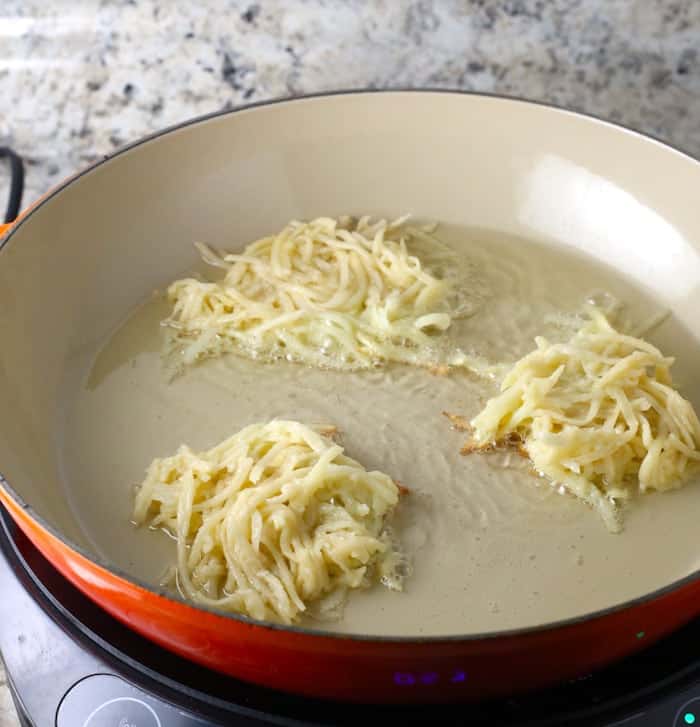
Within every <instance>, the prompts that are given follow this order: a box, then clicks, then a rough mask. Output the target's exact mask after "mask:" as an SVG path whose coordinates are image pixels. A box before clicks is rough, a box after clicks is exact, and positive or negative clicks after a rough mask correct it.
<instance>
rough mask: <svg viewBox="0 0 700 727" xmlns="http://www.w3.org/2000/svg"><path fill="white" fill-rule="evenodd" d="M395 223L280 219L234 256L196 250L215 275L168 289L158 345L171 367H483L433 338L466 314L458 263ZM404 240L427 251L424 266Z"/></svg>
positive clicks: (419, 232)
mask: <svg viewBox="0 0 700 727" xmlns="http://www.w3.org/2000/svg"><path fill="white" fill-rule="evenodd" d="M405 223H406V218H401V219H399V220H396V221H394V222H387V221H386V220H379V221H378V222H371V221H370V218H369V217H363V218H361V219H359V220H358V221H357V223H356V224H352V223H351V222H350V219H349V218H341V219H339V220H335V219H331V218H327V217H319V218H317V219H315V220H312V221H311V222H308V223H303V222H290V223H289V224H288V225H287V226H286V227H285V228H284V229H283V230H282V231H281V232H280V233H279V234H277V235H275V236H272V237H266V238H263V239H261V240H258V241H257V242H253V243H252V244H250V245H248V247H246V248H245V250H244V251H243V252H242V253H241V254H219V253H217V252H215V251H213V250H211V249H210V248H208V247H206V246H204V245H198V249H199V250H200V253H201V255H202V258H203V260H204V261H205V262H207V263H208V264H210V265H214V266H217V267H219V268H222V269H223V270H225V276H224V278H223V279H222V280H220V281H218V282H202V281H200V280H196V279H194V278H187V279H183V280H178V281H176V282H174V283H173V284H172V285H171V286H170V287H169V289H168V297H169V300H170V301H171V302H172V304H173V311H172V314H171V316H170V317H169V318H168V319H167V320H165V321H164V325H165V326H166V327H167V328H168V329H169V330H170V346H169V352H170V353H171V354H172V352H173V351H177V352H178V354H179V357H180V361H179V364H180V365H190V364H192V363H194V362H195V361H197V360H199V359H203V358H207V357H211V356H216V355H220V354H222V353H225V352H228V351H235V352H237V353H240V354H243V355H246V356H249V357H252V358H261V359H265V360H276V359H286V360H289V361H296V362H301V363H306V364H311V365H314V366H320V367H325V368H337V369H365V368H369V367H373V366H378V365H381V364H383V363H385V362H387V361H400V362H405V363H412V364H416V365H424V366H432V365H437V364H448V365H458V366H467V367H469V368H473V369H475V370H478V371H479V373H486V374H488V371H482V369H484V367H485V364H484V363H483V362H482V361H481V360H480V359H478V358H476V357H470V356H468V355H466V354H465V353H463V352H461V351H459V350H457V349H452V350H449V346H447V344H446V343H445V342H444V341H443V340H441V337H440V334H441V333H442V332H443V331H445V330H446V329H448V328H449V327H450V325H451V323H452V320H453V318H455V317H459V316H463V315H465V313H467V312H468V303H467V301H466V298H465V297H464V295H463V294H462V293H461V292H460V289H459V286H458V285H456V284H455V280H454V279H455V276H456V270H457V267H458V260H457V259H456V257H455V255H454V253H452V252H451V251H450V250H449V249H448V248H447V247H446V246H444V245H443V244H442V243H440V242H439V241H438V240H436V239H435V238H434V237H433V236H432V235H430V234H429V233H428V232H426V231H425V230H424V229H421V228H417V227H410V228H409V227H407V226H406V224H405ZM409 247H411V248H414V247H415V248H425V249H426V250H428V251H429V256H430V258H431V262H432V264H433V272H430V271H429V270H428V269H427V268H426V267H425V265H424V264H423V263H422V262H421V260H420V259H419V257H418V256H417V255H416V254H412V253H411V252H409ZM438 270H440V271H441V273H440V274H439V275H438V274H437V272H436V271H438Z"/></svg>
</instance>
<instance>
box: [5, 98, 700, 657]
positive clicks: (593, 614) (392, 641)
mask: <svg viewBox="0 0 700 727" xmlns="http://www.w3.org/2000/svg"><path fill="white" fill-rule="evenodd" d="M395 94H396V95H400V94H411V95H413V94H415V95H420V94H425V95H436V96H438V95H445V96H448V95H449V96H464V97H469V98H476V99H490V100H496V101H504V102H508V103H515V104H522V105H526V106H535V107H541V108H544V109H546V110H549V111H553V112H555V113H556V114H561V116H562V117H569V116H571V117H573V118H578V119H583V120H585V121H588V122H592V123H593V124H594V125H601V126H607V127H609V128H610V129H612V130H613V131H615V132H617V133H623V134H625V135H630V136H632V137H636V138H637V139H639V140H640V141H642V142H646V143H648V142H651V143H652V144H655V145H658V146H660V147H662V148H664V149H666V150H667V151H671V152H673V153H675V154H678V155H679V156H681V157H683V158H684V159H685V160H687V161H689V162H691V163H693V164H695V165H700V160H698V159H696V158H695V157H694V156H692V155H691V154H690V153H688V152H686V151H684V150H683V149H681V148H679V147H678V146H676V145H674V144H670V143H668V142H666V141H664V140H662V139H660V138H658V137H656V136H654V135H653V134H648V133H643V132H640V131H638V130H636V129H633V128H632V127H629V126H626V125H624V124H621V123H618V122H615V121H610V120H608V119H605V118H602V117H600V116H597V115H595V114H591V113H588V112H583V111H578V110H573V109H570V108H567V107H566V106H563V105H558V104H554V103H549V102H544V101H538V100H533V99H528V98H525V97H521V96H516V95H508V94H499V93H483V92H476V91H469V90H461V89H450V88H439V87H400V86H398V87H390V88H381V89H379V88H376V89H375V88H355V89H352V88H351V89H338V90H331V91H324V92H319V93H310V94H304V95H300V96H293V97H282V98H275V99H268V100H264V101H256V102H253V103H249V104H244V105H241V106H236V107H235V108H232V109H223V110H219V111H213V112H210V113H207V114H202V115H199V116H194V117H191V118H188V119H185V120H184V121H181V122H178V123H175V124H171V125H169V126H166V127H165V128H163V129H159V130H158V131H155V132H153V133H151V134H148V135H146V136H143V137H141V138H139V139H137V140H135V141H133V142H130V143H129V144H126V145H124V146H122V147H119V148H118V149H116V150H114V151H113V152H112V153H110V154H105V155H103V156H102V157H101V158H100V159H98V160H96V161H95V162H93V163H92V164H89V165H88V166H86V167H85V168H83V169H81V170H79V171H78V172H76V173H75V174H73V175H70V176H68V177H67V178H66V179H64V180H63V181H62V182H60V183H59V184H58V185H57V186H56V187H54V188H52V189H51V190H50V191H49V192H48V193H46V194H45V195H43V196H42V197H41V198H40V199H39V200H38V201H37V202H36V203H35V204H33V205H32V206H31V207H30V208H29V209H28V210H27V211H26V213H25V214H23V215H21V217H20V218H18V219H17V220H16V221H15V222H14V223H12V224H11V227H10V228H9V230H8V231H7V232H6V233H5V235H4V236H3V237H2V238H0V254H2V252H4V250H5V248H6V246H7V245H8V243H9V242H10V240H11V239H12V238H13V237H14V235H15V233H16V232H17V230H18V229H20V228H21V227H22V226H23V225H24V224H26V222H27V221H28V220H29V219H30V218H31V217H32V216H33V215H34V214H36V212H37V211H38V210H39V209H41V207H43V206H44V204H46V203H47V202H48V201H49V200H51V199H53V198H54V197H56V196H57V195H59V194H60V193H61V192H62V191H63V190H64V189H65V188H67V187H69V186H70V185H71V184H73V183H74V182H76V181H77V180H78V179H80V178H81V177H83V176H85V175H87V174H89V173H90V172H92V171H93V170H94V169H96V168H98V167H100V166H102V165H104V164H106V163H109V162H110V161H112V160H113V159H115V158H116V157H119V156H121V155H122V154H125V153H126V152H128V151H131V150H132V149H135V148H136V147H139V146H141V145H143V144H146V143H148V142H151V141H155V140H156V139H158V138H160V137H161V136H165V135H166V134H170V133H172V132H175V131H178V130H180V129H184V128H187V127H189V126H194V125H196V124H200V123H206V122H208V121H210V120H213V119H218V118H221V117H224V116H228V115H232V114H236V113H240V112H243V111H252V110H255V109H260V108H265V107H267V106H278V105H282V104H298V103H304V102H307V101H313V100H316V99H325V98H334V97H336V96H360V95H366V96H373V95H385V96H389V95H395ZM0 487H2V489H3V490H4V491H5V492H6V493H7V495H8V497H10V498H11V499H12V500H13V502H14V504H15V505H16V506H17V507H18V508H19V509H21V510H22V511H24V512H26V513H27V515H28V516H29V517H30V518H31V519H32V521H34V522H35V523H37V524H38V525H39V526H40V527H41V528H42V529H43V530H44V531H45V532H48V533H49V534H50V535H51V536H52V537H53V538H55V539H56V540H58V541H59V542H60V543H61V544H62V545H63V546H65V547H66V548H68V549H69V550H71V551H73V552H74V553H77V554H78V555H80V556H81V557H83V558H85V559H86V560H87V561H88V562H89V563H92V564H94V565H96V566H97V567H99V568H101V569H103V570H105V571H107V573H109V574H110V575H111V576H113V577H116V578H118V579H120V580H122V581H125V582H126V583H127V584H129V585H132V586H137V587H138V588H141V589H143V590H145V591H147V592H148V593H150V594H153V595H154V596H157V597H159V598H163V599H165V600H166V601H170V602H172V603H174V604H177V605H178V606H185V607H187V608H189V609H192V610H194V611H203V612H205V613H209V614H211V615H213V616H216V617H219V618H223V619H227V620H232V621H234V622H238V623H240V624H242V625H246V626H255V627H257V628H260V629H267V630H269V631H281V632H284V633H292V634H295V635H297V636H303V637H306V638H308V637H314V638H317V639H330V640H336V641H353V642H359V643H365V642H366V643H374V644H380V643H381V644H387V645H397V646H400V645H404V646H408V645H411V646H417V645H421V644H423V645H435V644H441V643H442V644H454V643H467V642H468V643H473V642H478V641H490V640H494V639H504V638H519V637H523V638H525V637H529V636H536V635H537V634H542V633H545V632H553V631H556V630H561V629H566V628H569V627H574V626H578V625H580V624H582V623H587V622H594V621H597V620H601V619H603V618H606V617H608V616H611V615H613V614H616V613H622V612H623V611H629V610H632V609H634V608H637V607H640V606H643V605H645V604H647V603H651V602H653V601H656V600H658V599H660V598H662V597H664V596H666V595H669V594H671V593H673V592H675V591H679V590H681V589H682V588H685V587H687V586H690V585H691V584H693V583H695V582H698V581H700V567H699V568H698V569H696V570H695V571H693V572H692V573H690V574H688V575H687V576H684V577H683V578H680V579H677V580H675V581H672V582H671V583H669V584H667V585H665V586H662V587H661V588H657V589H655V590H653V591H650V592H647V593H644V594H642V595H641V596H638V597H636V598H633V599H629V600H627V601H623V602H621V603H617V604H614V605H612V606H609V607H607V608H603V609H598V610H596V611H590V612H587V613H584V614H580V615H578V616H574V617H570V618H566V619H559V620H557V621H551V622H548V623H545V624H538V625H535V626H526V627H522V628H514V629H506V630H499V631H487V632H480V633H470V634H463V635H459V634H449V635H444V636H383V635H372V634H355V633H342V632H338V631H332V630H326V629H316V628H309V627H305V626H296V625H290V626H287V625H284V624H278V623H274V622H271V621H260V620H257V619H253V618H250V617H248V616H244V615H242V614H236V613H227V612H224V611H220V610H217V609H215V608H212V607H209V606H205V605H202V604H195V603H193V602H191V601H188V600H186V599H185V598H183V597H182V596H180V595H179V594H175V593H170V592H165V591H162V590H157V589H156V588H154V586H153V585H152V584H149V583H147V582H146V581H145V580H143V579H141V578H136V577H135V576H132V575H130V574H128V573H127V572H126V571H124V570H122V569H121V568H118V567H117V566H115V565H114V564H112V563H109V562H107V561H105V560H104V559H103V558H101V557H96V556H95V555H94V554H90V553H88V552H87V551H86V550H85V549H84V548H82V547H81V546H79V545H77V544H76V543H74V542H72V541H71V540H70V539H69V538H67V537H65V536H64V534H63V533H62V532H60V531H59V530H58V529H57V528H55V527H54V526H53V525H52V524H51V523H49V522H48V521H47V520H46V519H44V518H43V517H42V516H41V515H39V514H38V513H37V512H36V511H35V510H34V509H33V508H32V507H31V506H30V505H29V503H27V502H26V501H25V500H24V499H23V498H22V497H21V496H20V495H19V493H18V492H17V491H16V490H15V489H14V488H13V487H12V485H11V484H10V483H9V481H8V480H7V479H6V478H5V477H4V476H3V474H2V473H1V472H0ZM10 515H12V514H11V513H10ZM13 519H14V518H13ZM52 565H53V564H52Z"/></svg>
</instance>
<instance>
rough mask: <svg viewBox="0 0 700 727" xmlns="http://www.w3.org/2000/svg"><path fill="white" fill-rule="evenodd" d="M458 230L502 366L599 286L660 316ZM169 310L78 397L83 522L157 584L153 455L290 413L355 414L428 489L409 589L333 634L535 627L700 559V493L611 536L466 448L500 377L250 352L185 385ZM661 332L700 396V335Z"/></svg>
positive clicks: (587, 265) (106, 352)
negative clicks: (697, 372) (141, 502)
mask: <svg viewBox="0 0 700 727" xmlns="http://www.w3.org/2000/svg"><path fill="white" fill-rule="evenodd" d="M440 237H441V238H442V239H443V240H445V241H446V242H449V243H450V244H452V245H454V246H455V247H456V248H457V249H459V250H460V251H463V253H464V255H465V256H468V257H469V258H470V259H471V261H472V263H473V274H474V275H475V276H476V277H475V278H474V280H473V281H472V282H473V283H474V288H473V289H474V301H475V303H476V306H477V312H476V313H475V314H474V315H473V316H472V317H471V318H469V319H467V320H464V321H461V322H459V323H458V324H457V325H456V326H455V328H454V331H453V333H454V335H456V337H457V338H458V339H459V343H460V344H461V345H463V346H464V347H465V348H467V349H471V348H475V349H477V350H478V352H479V353H482V354H484V355H485V356H487V357H488V358H489V359H491V360H502V361H512V360H514V359H516V358H518V357H520V356H521V355H523V354H524V353H525V352H527V351H528V350H530V349H531V348H532V346H533V343H532V339H533V337H534V336H535V335H537V334H542V333H546V334H554V333H555V331H554V330H553V329H552V328H551V326H547V325H546V324H545V323H544V320H545V318H546V317H547V315H548V314H552V313H556V312H560V311H571V310H575V309H576V308H577V307H579V306H580V304H581V302H582V300H584V298H585V297H586V296H587V295H588V294H590V292H591V291H592V290H601V289H603V290H607V291H609V292H610V293H611V294H613V295H614V296H616V297H617V298H619V299H620V300H623V301H624V302H625V303H626V304H627V313H628V314H629V315H630V316H631V317H632V318H634V319H635V320H638V321H642V320H644V319H646V318H648V317H651V316H652V315H654V314H655V313H658V311H659V307H658V306H657V305H655V304H654V302H653V301H652V300H651V299H650V298H648V297H646V296H645V295H643V294H642V293H640V291H639V290H638V289H636V288H634V287H632V286H631V285H630V284H629V283H628V282H627V281H625V280H624V279H623V278H622V277H621V276H619V275H617V274H615V273H614V272H613V271H611V270H609V269H607V268H604V267H601V266H600V265H598V264H596V263H594V262H593V261H591V260H589V259H584V258H581V257H578V256H574V255H572V254H569V253H563V252H562V251H560V250H555V249H553V248H551V247H545V246H543V245H538V244H534V243H532V242H529V241H524V240H521V239H504V238H503V236H502V235H496V234H494V233H486V232H483V231H477V230H463V229H462V230H460V229H457V228H447V229H445V228H441V229H440ZM167 310H168V308H167V305H166V304H165V303H164V302H163V300H162V298H154V299H153V300H151V301H149V302H147V303H145V304H144V305H142V306H141V307H139V308H138V309H137V310H136V311H135V312H134V313H133V315H132V316H131V317H130V318H129V319H128V320H127V322H126V323H125V324H124V325H123V326H122V327H121V328H120V329H119V330H118V331H117V332H116V333H115V334H114V335H113V336H112V338H111V339H110V340H109V341H108V342H107V343H106V345H105V346H104V348H103V349H102V350H101V351H100V352H99V354H98V355H97V357H96V359H95V363H94V366H93V368H92V370H91V371H90V373H89V375H88V376H87V378H86V379H85V378H84V384H83V385H82V386H81V387H80V388H79V391H77V392H75V393H74V395H73V401H74V404H73V406H72V409H71V412H70V415H69V418H68V428H67V434H66V447H65V462H64V465H65V466H64V472H65V474H66V481H67V482H70V483H71V484H70V489H69V488H68V487H66V490H67V493H68V497H69V499H70V501H71V503H72V506H73V509H74V510H75V512H76V516H77V517H78V519H79V521H80V522H81V523H82V527H83V529H84V530H85V534H86V536H87V538H88V539H89V540H90V542H92V543H93V545H94V548H95V551H96V552H97V553H99V554H100V555H101V556H102V557H105V558H107V559H108V560H110V561H112V562H114V563H115V564H116V565H118V566H119V567H121V568H122V569H124V570H126V571H128V572H130V573H133V574H134V575H137V576H139V577H142V578H145V579H147V580H148V581H150V582H152V583H154V584H156V583H157V582H158V580H159V579H160V577H161V575H162V574H163V572H164V570H165V569H166V567H167V565H169V564H170V563H172V562H173V560H174V557H175V547H174V543H173V541H172V540H171V539H169V538H168V537H167V536H165V535H163V534H161V533H155V532H152V531H149V530H147V529H136V528H134V527H133V526H132V525H131V523H130V516H131V507H132V495H133V487H134V485H136V484H137V483H139V482H140V481H141V480H142V478H143V475H144V471H145V469H146V467H147V466H148V464H149V463H150V461H151V460H152V458H153V457H156V456H165V455H169V454H171V453H173V452H174V451H175V449H176V448H177V447H178V445H180V444H181V443H183V442H186V443H188V444H189V445H190V446H192V447H194V448H209V447H210V446H212V445H213V444H214V443H216V442H219V441H220V440H222V439H224V438H226V437H228V436H230V435H231V434H232V433H234V432H236V431H237V430H238V429H240V428H241V427H243V426H245V425H246V424H249V423H251V422H253V421H260V420H267V419H271V418H273V417H284V418H293V419H299V420H301V421H303V422H305V423H308V424H311V425H314V424H319V425H323V424H330V423H332V424H335V425H337V426H338V427H339V429H340V430H341V433H342V441H343V444H344V445H345V447H346V449H347V451H348V453H349V454H350V455H351V456H352V457H354V458H356V459H358V460H360V461H361V462H362V463H363V464H365V465H366V466H367V467H369V468H378V469H381V470H383V471H386V472H388V473H389V474H391V475H392V476H393V477H395V478H396V479H398V480H401V481H402V482H403V483H405V484H406V485H408V486H409V487H410V488H411V494H410V495H409V496H408V497H406V498H404V500H403V502H402V504H401V506H400V509H399V512H398V514H397V519H396V528H397V530H398V531H399V532H400V533H401V538H402V541H403V544H404V547H405V549H406V550H407V551H408V553H409V555H410V556H411V558H412V561H413V574H412V576H411V578H410V579H409V580H408V581H407V583H406V586H405V591H404V593H394V592H390V591H387V590H386V589H383V588H381V587H375V588H373V589H371V590H369V591H365V592H362V593H355V594H353V595H352V597H351V599H350V602H349V604H348V606H347V608H346V611H345V616H344V618H343V620H342V621H340V622H334V623H331V624H321V626H322V627H323V628H331V629H333V630H338V631H347V632H357V633H372V634H383V635H389V634H393V635H441V634H442V635H445V634H455V633H459V634H468V633H471V632H484V631H498V630H501V629H509V628H518V627H525V626H532V625H537V624H541V623H546V622H550V621H554V620H558V619H562V618H568V617H572V616H575V615H577V614H582V613H585V612H589V611H591V610H595V609H599V608H605V607H608V606H610V605H613V604H614V603H618V602H622V601H624V600H626V599H629V598H631V597H635V596H639V595H642V594H644V593H646V592H647V591H649V590H652V589H655V588H658V587H660V586H663V585H665V584H667V583H670V582H671V581H673V580H675V579H677V578H679V577H682V576H684V575H686V574H688V573H689V572H691V571H693V570H694V569H696V568H697V567H699V566H700V562H699V559H698V551H697V549H696V548H694V547H693V543H694V540H695V539H696V533H697V518H696V515H695V513H697V511H698V506H700V486H697V485H691V486H689V487H687V488H684V489H683V490H680V491H678V492H673V493H670V494H665V495H649V496H645V497H643V498H639V499H638V500H637V501H636V502H635V503H634V504H633V505H632V506H631V507H630V508H629V509H628V511H627V513H626V518H625V530H624V532H623V533H622V534H621V535H610V534H608V533H607V531H606V530H605V528H604V526H603V523H602V522H601V520H600V519H599V517H598V516H597V515H596V514H595V513H594V512H592V511H590V510H588V509H587V508H586V507H585V506H584V505H582V504H581V503H580V502H578V501H576V500H574V499H573V498H571V497H568V496H562V495H559V494H557V493H556V492H555V491H554V490H553V489H552V488H551V487H550V486H548V484H547V483H546V482H544V481H541V480H540V481H538V480H537V479H535V478H533V477H532V476H531V475H529V474H527V472H525V471H524V470H523V468H522V467H517V466H515V467H504V466H503V465H504V462H503V461H500V460H497V459H493V458H491V459H489V458H484V457H480V456H471V457H462V456H461V455H460V454H459V448H460V446H461V444H462V443H463V441H464V437H465V435H464V434H460V433H459V432H455V431H452V430H451V429H450V427H449V424H448V422H447V421H446V420H445V418H444V417H442V415H441V412H442V411H443V410H449V411H451V412H456V413H460V414H464V415H466V416H467V417H470V416H473V415H474V414H475V413H476V412H477V411H478V409H479V408H480V406H481V405H482V404H483V401H484V400H485V398H486V397H487V396H489V395H491V393H493V388H491V387H492V384H489V383H487V382H484V381H482V380H479V379H477V378H475V377H474V376H471V375H469V374H466V373H463V372H455V373H453V374H452V375H451V376H450V377H441V376H434V375H432V374H430V373H428V372H426V371H424V370H419V369H412V368H408V367H403V366H390V367H388V368H386V369H384V370H377V371H371V372H362V373H351V374H347V373H339V372H331V371H318V370H314V369H310V368H306V367H303V366H298V365H292V364H286V363H279V364H274V365H272V364H260V363H255V362H252V361H248V360H245V359H242V358H237V357H235V356H229V357H226V358H225V359H221V360H216V361H208V362H206V363H204V364H202V365H200V366H198V367H196V368H195V369H192V370H190V371H188V372H187V373H186V374H185V375H183V376H181V377H180V378H178V379H176V380H175V381H173V382H172V383H168V381H167V380H166V379H165V377H164V374H163V370H162V367H161V361H160V353H159V352H160V337H159V321H160V320H161V319H162V318H164V317H165V315H166V314H167ZM649 338H650V340H652V341H653V342H656V343H658V344H659V345H661V346H663V350H664V351H665V352H667V353H668V354H673V355H676V356H677V358H678V363H677V365H676V366H675V368H674V371H675V377H676V383H677V385H678V386H679V387H680V388H681V391H682V392H683V393H684V394H685V395H686V396H688V397H689V398H690V399H691V400H692V401H694V403H695V404H696V405H697V404H698V403H699V402H700V381H698V380H697V377H695V383H694V384H693V378H692V376H691V375H690V372H691V371H692V369H693V367H694V366H696V365H697V362H698V361H700V353H699V349H698V345H697V343H696V342H695V341H693V340H692V339H691V338H690V336H689V335H688V334H687V332H685V331H683V330H681V329H680V328H679V327H678V326H677V325H676V324H675V323H674V322H673V320H671V319H669V320H668V321H667V322H666V323H664V324H663V326H662V327H660V328H659V329H657V330H656V331H655V332H654V333H653V334H651V335H650V336H649ZM681 341H684V342H685V343H684V344H683V346H682V347H680V346H679V342H681Z"/></svg>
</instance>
